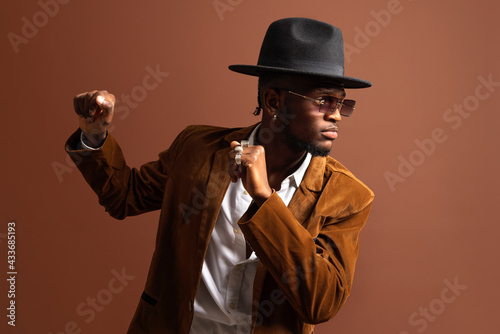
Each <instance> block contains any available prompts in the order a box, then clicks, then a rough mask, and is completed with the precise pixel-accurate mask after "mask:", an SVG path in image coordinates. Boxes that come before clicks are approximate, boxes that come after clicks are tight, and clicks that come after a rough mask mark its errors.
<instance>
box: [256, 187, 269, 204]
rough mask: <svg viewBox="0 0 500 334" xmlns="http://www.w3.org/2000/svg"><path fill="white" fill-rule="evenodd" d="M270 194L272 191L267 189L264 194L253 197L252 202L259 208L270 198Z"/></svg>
mask: <svg viewBox="0 0 500 334" xmlns="http://www.w3.org/2000/svg"><path fill="white" fill-rule="evenodd" d="M272 194H273V189H271V188H269V189H268V190H267V191H266V192H264V193H262V194H259V195H256V196H255V197H253V201H254V202H255V204H257V205H258V206H259V207H260V206H261V205H262V204H264V202H265V201H267V199H268V198H269V197H271V195H272Z"/></svg>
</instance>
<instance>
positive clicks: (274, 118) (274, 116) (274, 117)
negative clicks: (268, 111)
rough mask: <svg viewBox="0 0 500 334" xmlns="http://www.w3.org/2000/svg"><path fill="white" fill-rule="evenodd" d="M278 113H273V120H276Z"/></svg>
mask: <svg viewBox="0 0 500 334" xmlns="http://www.w3.org/2000/svg"><path fill="white" fill-rule="evenodd" d="M276 117H277V116H276V114H274V115H273V122H274V121H276Z"/></svg>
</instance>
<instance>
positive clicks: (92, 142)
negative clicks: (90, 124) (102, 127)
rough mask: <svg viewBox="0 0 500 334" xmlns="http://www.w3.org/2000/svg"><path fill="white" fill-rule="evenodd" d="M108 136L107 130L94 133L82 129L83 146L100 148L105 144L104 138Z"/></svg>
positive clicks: (81, 139)
mask: <svg viewBox="0 0 500 334" xmlns="http://www.w3.org/2000/svg"><path fill="white" fill-rule="evenodd" d="M106 137H107V132H104V133H93V134H90V133H88V132H84V131H82V133H81V135H80V141H81V142H82V144H83V146H84V147H85V148H88V149H100V148H101V146H102V145H103V144H104V140H105V139H106Z"/></svg>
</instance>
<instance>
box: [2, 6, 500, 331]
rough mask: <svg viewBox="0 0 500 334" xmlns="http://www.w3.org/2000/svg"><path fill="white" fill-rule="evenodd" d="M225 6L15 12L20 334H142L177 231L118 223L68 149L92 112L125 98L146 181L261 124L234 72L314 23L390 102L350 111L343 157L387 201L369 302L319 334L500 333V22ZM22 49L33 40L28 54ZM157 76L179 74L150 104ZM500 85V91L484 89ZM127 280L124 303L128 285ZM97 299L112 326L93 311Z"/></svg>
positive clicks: (358, 292)
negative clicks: (101, 101) (147, 303)
mask: <svg viewBox="0 0 500 334" xmlns="http://www.w3.org/2000/svg"><path fill="white" fill-rule="evenodd" d="M45 2H46V3H54V1H51V0H42V1H41V3H42V4H43V3H45ZM61 2H63V3H64V2H65V1H63V0H61ZM66 2H67V1H66ZM219 3H223V4H226V6H229V7H226V9H227V11H225V12H223V13H222V14H221V15H219V14H218V13H217V11H216V9H215V7H214V4H213V1H212V0H204V1H202V0H191V1H159V0H157V1H130V0H127V1H96V0H90V1H69V2H68V3H65V4H60V5H58V8H56V7H55V6H52V7H49V11H51V12H52V16H48V15H47V14H43V12H42V14H41V11H42V10H43V9H42V7H41V5H40V3H39V2H37V1H35V0H30V1H22V2H21V1H17V2H15V1H13V0H10V1H4V2H3V6H2V7H3V8H2V10H1V14H0V16H1V20H0V25H1V33H0V34H1V35H2V36H3V37H2V42H1V56H0V57H1V67H2V75H1V76H2V80H1V83H0V84H1V87H0V94H1V95H0V96H1V105H2V109H1V111H0V112H1V114H2V118H1V119H2V121H1V124H2V130H1V131H0V145H1V146H0V148H1V152H2V162H1V175H0V178H1V179H0V182H1V200H0V203H1V212H0V222H1V224H0V250H1V254H2V255H1V257H0V258H1V259H2V260H1V263H2V265H1V266H0V267H1V268H2V274H1V275H0V276H1V277H3V278H2V279H1V283H0V305H1V306H2V307H1V309H2V310H3V311H1V312H0V313H1V317H0V319H2V320H0V322H1V325H0V328H1V329H0V331H1V332H2V333H5V332H7V333H53V334H56V333H58V334H59V333H73V332H74V333H78V330H80V333H94V334H99V333H124V332H125V329H126V327H127V325H128V323H129V321H130V319H131V317H132V314H133V312H134V309H135V307H136V304H137V302H138V300H139V296H140V293H141V291H142V288H143V285H144V282H145V277H146V273H147V269H148V266H149V261H150V258H151V254H152V250H153V244H154V238H155V233H156V225H157V219H158V213H151V214H147V215H144V216H141V217H134V218H129V219H127V220H125V221H115V220H113V219H112V218H110V217H109V216H108V215H107V214H106V213H105V212H104V210H103V209H102V208H101V207H99V206H98V204H97V201H96V196H95V195H94V194H93V193H92V191H91V190H90V188H89V187H88V186H87V185H86V183H85V182H84V180H83V178H82V177H81V175H79V172H78V171H77V170H76V169H75V168H74V166H73V165H72V164H71V163H69V162H68V161H69V160H68V159H67V157H66V155H65V153H64V150H63V144H64V141H65V140H66V138H67V137H68V136H69V134H70V133H71V132H72V131H74V130H75V129H76V127H77V118H76V116H75V115H74V113H73V110H72V98H73V96H74V95H75V94H77V93H80V92H82V91H87V90H92V89H107V90H109V91H110V92H113V93H114V94H116V96H117V97H118V99H119V101H121V103H120V104H118V105H117V106H121V107H122V108H121V109H120V111H119V112H118V111H117V115H116V120H115V128H114V130H113V133H114V135H115V136H116V137H117V138H118V140H119V141H120V143H121V145H122V148H123V150H124V151H125V154H126V156H127V158H128V163H129V164H130V165H132V166H139V165H140V164H141V163H143V162H146V161H149V160H152V159H155V157H156V154H157V153H158V152H159V151H161V150H163V149H165V148H166V147H168V145H169V144H170V143H171V141H172V140H173V138H174V136H175V135H176V134H177V133H178V132H179V131H181V130H182V129H183V128H184V127H185V126H186V125H188V124H214V125H222V126H231V127H235V126H244V125H249V124H252V123H254V122H256V121H257V120H258V119H256V118H255V117H254V116H252V115H251V112H252V111H253V109H254V108H255V104H256V84H257V81H256V79H255V78H253V77H247V76H244V75H239V74H236V73H233V72H230V71H229V70H227V65H229V64H235V63H243V64H254V63H255V62H256V59H257V56H258V51H259V48H260V44H261V41H262V38H263V35H264V33H265V30H266V28H267V26H268V25H269V23H270V22H272V21H274V20H276V19H279V18H282V17H289V16H305V17H311V18H315V19H319V20H323V21H327V22H330V23H332V24H334V25H337V26H339V27H341V28H342V30H343V31H344V39H345V43H346V45H348V50H346V53H347V55H346V68H347V69H346V73H347V75H351V76H355V77H360V78H364V79H367V80H371V81H373V83H374V86H373V88H371V89H368V90H359V91H349V92H348V96H349V97H351V98H355V99H357V100H358V108H357V111H356V115H355V117H353V118H351V119H348V120H343V122H342V124H341V127H342V132H341V136H340V138H339V139H338V140H337V141H336V144H335V148H334V150H333V152H332V155H333V156H334V157H335V158H337V159H338V160H340V161H341V162H342V163H344V164H345V165H346V166H348V167H349V168H350V169H351V170H352V171H353V172H354V173H355V174H356V175H357V176H358V177H359V178H360V179H362V180H363V181H364V182H365V183H366V184H367V185H369V186H370V187H371V188H372V189H373V190H374V191H375V193H376V201H375V205H374V208H373V211H372V214H371V217H370V219H369V222H368V225H367V226H366V228H365V229H364V230H363V232H362V236H361V253H360V257H359V261H358V267H357V271H356V277H355V284H354V289H353V293H352V295H351V297H350V299H349V301H348V302H347V304H346V305H345V307H344V308H343V309H342V310H341V312H340V313H339V314H338V315H337V316H336V317H335V318H334V319H333V320H332V321H330V322H329V323H327V324H323V325H321V326H318V328H317V333H320V334H321V333H343V334H350V333H384V334H389V333H394V334H414V333H422V332H425V333H428V334H431V333H440V334H442V333H446V334H448V333H454V334H462V333H483V334H488V333H498V332H499V330H500V326H499V323H498V314H497V313H498V300H499V298H500V294H499V288H498V285H497V284H498V282H499V281H500V270H499V269H498V238H499V232H500V227H499V218H498V214H497V211H496V209H497V207H498V206H499V204H498V202H499V199H500V198H499V197H500V196H499V195H498V188H499V186H500V184H499V177H498V174H497V173H498V170H499V167H500V166H499V165H500V164H499V158H498V152H499V140H498V136H497V132H498V130H497V129H498V125H499V121H500V116H499V111H500V110H499V109H498V108H499V107H498V106H499V102H500V66H499V64H498V59H499V58H500V57H499V56H500V47H499V43H498V40H499V33H500V28H499V25H498V9H499V7H500V6H499V5H498V4H495V3H496V2H495V1H492V0H475V1H471V0H466V1H452V0H445V1H430V0H413V1H411V0H400V2H398V1H396V0H375V1H374V0H370V1H368V0H363V1H331V0H328V1H326V0H324V1H320V0H311V1H284V0H280V1H264V0H254V1H250V0H219ZM388 10H390V11H388ZM391 11H392V13H391ZM383 13H385V14H387V13H390V15H389V16H388V15H385V16H384V15H383ZM375 17H378V21H377V20H376V18H375ZM26 22H31V23H33V22H35V23H36V24H38V26H39V27H36V26H35V29H36V30H33V29H32V30H29V29H28V28H23V26H24V25H29V23H26ZM9 33H13V34H16V35H17V36H18V37H16V38H18V40H19V39H20V38H25V39H24V40H23V42H20V44H18V45H16V46H13V44H12V43H11V42H10V41H9V36H11V37H12V36H14V35H13V34H10V35H9ZM23 34H24V37H23ZM16 49H17V52H16ZM148 66H149V67H150V68H153V69H154V68H156V66H159V69H160V71H162V72H168V73H169V75H168V76H167V77H164V78H161V82H159V83H158V86H157V87H156V88H155V89H152V90H150V91H147V96H141V95H140V93H141V91H142V92H144V90H141V88H140V86H142V85H143V79H144V77H145V76H146V75H147V74H148V71H147V69H146V68H147V67H148ZM488 78H490V81H493V82H495V83H496V84H490V86H489V88H488V87H484V86H483V87H481V88H477V87H478V86H481V85H483V84H482V82H483V81H485V80H486V81H488ZM131 93H133V94H135V96H136V98H137V101H135V102H137V103H136V104H135V103H134V104H133V107H132V106H129V107H125V106H127V104H126V102H125V101H124V99H123V97H122V94H131ZM132 102H134V101H132ZM461 106H463V107H461ZM453 108H455V109H456V110H458V108H462V110H463V111H462V114H459V113H457V112H455V111H453ZM9 221H15V222H16V226H17V229H16V233H17V254H16V256H17V258H16V259H17V263H16V264H17V268H16V269H17V271H18V275H17V281H16V306H17V309H16V310H17V319H16V324H17V325H16V327H15V328H12V327H10V326H7V324H6V322H7V320H8V319H7V318H6V313H7V311H6V309H5V308H6V307H7V303H8V298H7V291H8V287H7V285H6V280H5V277H6V276H7V274H6V273H7V271H8V269H7V264H6V256H7V247H6V246H7V238H6V237H7V223H8V222H9ZM186 256H189V254H186ZM122 270H124V271H125V273H126V275H129V280H128V281H125V282H124V283H122V284H123V285H121V284H119V283H116V282H115V281H113V280H112V278H113V277H114V274H113V272H115V274H116V272H122ZM132 277H133V278H132ZM109 282H114V284H115V285H114V286H112V287H111V290H110V288H109V287H108V284H109ZM449 285H455V288H454V289H455V290H450V289H449V288H448V290H446V289H447V287H448V286H449ZM110 291H111V292H110ZM96 297H99V300H100V301H101V302H100V303H99V301H98V304H99V310H100V311H99V312H97V311H91V310H92V309H91V308H90V306H88V305H87V303H88V300H87V298H96ZM103 304H104V305H103ZM426 310H427V311H426ZM426 312H427V313H426ZM65 327H66V329H65Z"/></svg>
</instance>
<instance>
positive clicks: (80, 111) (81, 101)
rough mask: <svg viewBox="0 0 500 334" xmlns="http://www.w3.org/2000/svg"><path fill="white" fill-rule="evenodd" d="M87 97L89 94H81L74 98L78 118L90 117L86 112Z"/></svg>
mask: <svg viewBox="0 0 500 334" xmlns="http://www.w3.org/2000/svg"><path fill="white" fill-rule="evenodd" d="M86 96H87V93H81V94H78V95H76V96H75V97H74V98H73V108H74V109H75V112H76V113H77V115H78V116H81V117H88V114H87V112H86V110H85V97H86Z"/></svg>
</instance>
